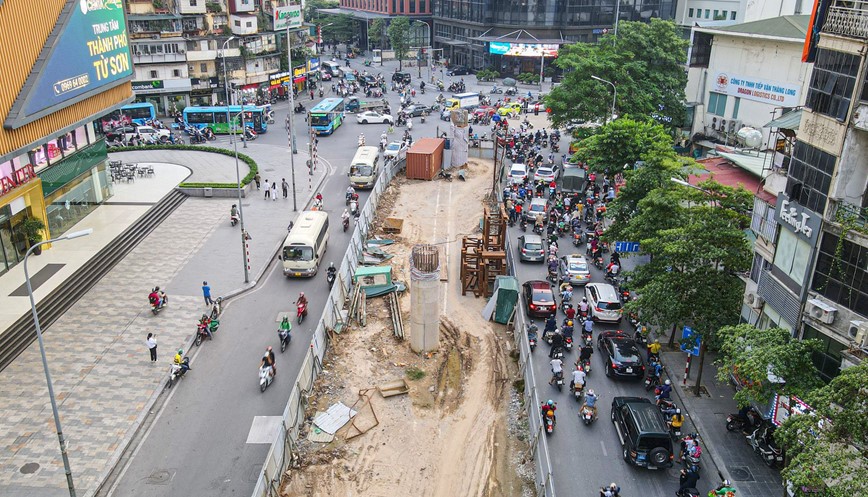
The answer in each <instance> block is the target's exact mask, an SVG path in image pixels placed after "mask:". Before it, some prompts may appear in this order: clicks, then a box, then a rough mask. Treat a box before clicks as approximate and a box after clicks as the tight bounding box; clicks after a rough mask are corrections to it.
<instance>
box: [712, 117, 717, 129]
mask: <svg viewBox="0 0 868 497" xmlns="http://www.w3.org/2000/svg"><path fill="white" fill-rule="evenodd" d="M711 129H712V130H717V118H716V117H712V118H711Z"/></svg>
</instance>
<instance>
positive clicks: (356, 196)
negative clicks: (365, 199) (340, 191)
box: [346, 193, 359, 205]
mask: <svg viewBox="0 0 868 497" xmlns="http://www.w3.org/2000/svg"><path fill="white" fill-rule="evenodd" d="M353 200H355V201H356V202H358V201H359V194H358V193H347V194H346V205H350V202H352V201H353Z"/></svg>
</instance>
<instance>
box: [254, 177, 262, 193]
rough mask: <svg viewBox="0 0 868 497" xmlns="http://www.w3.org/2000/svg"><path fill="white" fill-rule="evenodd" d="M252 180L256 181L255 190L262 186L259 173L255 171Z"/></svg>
mask: <svg viewBox="0 0 868 497" xmlns="http://www.w3.org/2000/svg"><path fill="white" fill-rule="evenodd" d="M253 181H255V182H256V189H257V190H259V189H260V188H262V176H260V175H259V173H256V174H255V175H254V176H253Z"/></svg>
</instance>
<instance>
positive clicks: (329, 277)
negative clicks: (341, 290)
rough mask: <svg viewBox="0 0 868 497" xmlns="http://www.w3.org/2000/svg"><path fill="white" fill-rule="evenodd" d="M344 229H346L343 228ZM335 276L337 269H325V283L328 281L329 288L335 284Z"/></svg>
mask: <svg viewBox="0 0 868 497" xmlns="http://www.w3.org/2000/svg"><path fill="white" fill-rule="evenodd" d="M344 231H346V230H344ZM336 276H337V271H326V283H328V285H329V288H331V287H332V285H334V284H335V277H336Z"/></svg>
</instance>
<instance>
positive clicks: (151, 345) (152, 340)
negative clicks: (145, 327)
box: [147, 333, 157, 362]
mask: <svg viewBox="0 0 868 497" xmlns="http://www.w3.org/2000/svg"><path fill="white" fill-rule="evenodd" d="M147 344H148V351H150V353H151V362H157V335H154V334H153V333H148V340H147Z"/></svg>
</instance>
